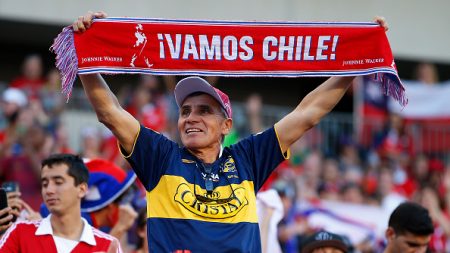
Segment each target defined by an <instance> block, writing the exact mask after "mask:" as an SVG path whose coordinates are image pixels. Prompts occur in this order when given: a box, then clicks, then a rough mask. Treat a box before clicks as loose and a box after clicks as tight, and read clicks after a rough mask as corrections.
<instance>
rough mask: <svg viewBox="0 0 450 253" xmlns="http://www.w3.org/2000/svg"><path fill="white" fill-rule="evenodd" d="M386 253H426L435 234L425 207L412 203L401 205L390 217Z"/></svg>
mask: <svg viewBox="0 0 450 253" xmlns="http://www.w3.org/2000/svg"><path fill="white" fill-rule="evenodd" d="M388 226H389V227H388V229H387V230H386V238H387V245H386V249H385V250H384V253H400V252H402V253H425V252H426V251H427V248H428V244H429V242H430V239H431V236H432V234H433V232H434V228H433V222H432V220H431V217H430V215H429V213H428V211H427V209H425V208H424V207H422V206H421V205H419V204H416V203H412V202H405V203H402V204H400V205H399V206H398V207H397V208H396V209H395V210H394V211H393V212H392V214H391V216H390V217H389V223H388Z"/></svg>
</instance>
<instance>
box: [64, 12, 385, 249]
mask: <svg viewBox="0 0 450 253" xmlns="http://www.w3.org/2000/svg"><path fill="white" fill-rule="evenodd" d="M104 17H106V14H105V13H103V12H96V13H88V14H87V15H85V16H81V17H79V18H78V20H76V21H75V22H74V23H73V30H74V31H75V32H78V33H82V32H85V31H86V29H88V28H89V27H90V26H91V24H92V20H93V18H104ZM376 21H377V22H378V23H379V24H380V25H381V26H383V27H384V28H385V29H386V30H387V25H386V22H385V21H384V19H382V18H377V19H376ZM79 76H80V78H81V81H82V83H83V87H84V89H85V92H86V94H87V96H88V98H89V100H90V102H91V104H92V106H93V108H94V110H95V112H96V114H97V117H98V120H99V121H100V122H101V123H103V124H104V125H105V126H107V127H108V128H109V129H110V130H111V131H112V132H113V133H114V135H115V136H116V137H117V139H118V142H119V144H120V149H121V151H122V153H123V155H124V157H125V158H126V159H127V160H128V162H129V163H130V164H131V165H132V167H133V170H134V171H135V172H136V174H137V176H138V177H139V179H140V180H141V182H142V183H143V184H144V185H145V187H146V190H147V202H148V205H147V207H148V210H147V217H148V219H147V224H148V232H147V233H148V241H149V250H150V252H261V243H260V235H259V229H258V223H257V215H256V197H255V196H256V193H257V191H258V190H259V188H260V187H261V186H262V184H263V183H264V181H265V180H266V179H267V177H268V176H269V175H270V173H271V172H272V171H273V170H274V169H275V168H276V167H277V165H278V164H279V163H281V162H282V161H283V160H284V159H288V158H289V147H290V146H291V144H292V143H294V142H295V141H296V140H298V139H299V138H301V137H302V136H303V134H304V133H305V132H306V131H307V130H308V129H310V128H312V127H314V126H315V125H316V124H318V123H319V121H320V119H321V118H322V117H324V116H325V115H326V114H327V113H329V112H330V111H331V110H332V109H333V107H334V106H335V105H336V104H337V103H338V101H339V100H340V99H341V98H342V96H343V95H344V93H345V92H346V91H347V89H348V88H349V87H350V85H351V83H352V80H353V78H354V77H331V78H330V79H328V80H327V81H325V82H324V83H323V84H322V85H320V86H319V87H317V88H316V89H315V90H313V91H312V92H311V93H309V94H308V95H307V96H306V97H305V98H303V100H302V101H301V102H300V104H299V105H298V106H297V108H296V109H294V111H292V112H291V113H289V114H288V115H286V116H285V117H284V118H282V119H281V120H280V121H279V122H277V123H276V124H275V125H274V126H273V127H271V128H269V129H267V130H266V131H263V132H261V133H258V134H255V135H252V136H249V137H248V138H246V139H243V140H242V141H240V142H238V143H237V144H235V145H232V146H231V147H229V148H223V147H222V145H221V143H222V141H223V138H224V136H225V135H227V134H228V133H229V132H230V130H231V128H232V125H233V120H232V109H231V104H230V100H229V98H228V96H227V95H226V94H225V93H223V92H221V91H220V90H218V89H216V88H214V87H212V86H211V85H210V84H209V83H208V82H207V81H206V80H204V79H202V78H199V77H188V78H185V79H183V80H181V81H180V82H179V83H178V84H177V86H176V88H175V91H174V93H175V98H176V101H177V104H178V106H179V108H180V114H179V119H178V131H179V134H180V137H181V141H182V144H183V147H178V144H177V143H175V142H173V141H171V140H169V139H167V138H166V137H164V136H163V135H161V134H160V133H158V132H155V131H153V130H151V129H148V128H145V127H143V126H141V125H140V123H139V122H138V121H137V120H136V119H135V118H133V117H132V116H131V115H130V114H129V113H128V112H126V111H125V110H124V109H123V108H122V107H121V105H120V104H119V103H118V101H117V98H116V97H115V96H114V94H113V93H112V92H111V90H110V89H109V88H108V85H107V84H106V82H105V81H104V80H103V78H102V77H101V75H100V74H83V75H79Z"/></svg>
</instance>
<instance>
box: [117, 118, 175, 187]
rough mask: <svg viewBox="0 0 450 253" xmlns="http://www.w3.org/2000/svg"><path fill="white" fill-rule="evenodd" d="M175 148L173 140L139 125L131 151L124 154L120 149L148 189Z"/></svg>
mask: <svg viewBox="0 0 450 253" xmlns="http://www.w3.org/2000/svg"><path fill="white" fill-rule="evenodd" d="M177 148H178V145H177V144H176V143H175V142H173V141H171V140H169V139H168V138H166V137H165V136H164V135H162V134H160V133H158V132H155V131H153V130H151V129H149V128H146V127H144V126H142V125H141V127H140V130H139V133H138V135H137V137H136V140H135V143H134V145H133V149H132V150H131V153H130V154H125V152H124V150H123V149H122V148H120V150H121V152H122V155H123V156H124V157H125V159H127V161H128V162H129V163H130V165H131V167H132V168H133V170H134V172H135V173H136V175H137V177H138V178H139V180H141V182H142V184H143V185H144V186H145V188H146V190H147V191H150V190H151V189H153V188H154V187H155V186H156V184H157V183H158V181H159V179H160V178H161V176H162V175H163V174H164V169H165V168H167V164H168V163H169V160H170V157H171V156H172V154H173V152H174V151H175V150H177Z"/></svg>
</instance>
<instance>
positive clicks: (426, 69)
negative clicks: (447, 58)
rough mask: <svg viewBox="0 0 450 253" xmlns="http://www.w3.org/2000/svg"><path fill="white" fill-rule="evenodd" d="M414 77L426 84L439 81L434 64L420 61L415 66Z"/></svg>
mask: <svg viewBox="0 0 450 253" xmlns="http://www.w3.org/2000/svg"><path fill="white" fill-rule="evenodd" d="M415 79H416V80H417V81H419V82H421V83H423V84H426V85H434V84H436V83H438V82H439V74H438V71H437V68H436V66H435V65H434V64H432V63H429V62H422V63H419V64H418V65H417V66H416V70H415Z"/></svg>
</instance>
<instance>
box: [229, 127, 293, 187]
mask: <svg viewBox="0 0 450 253" xmlns="http://www.w3.org/2000/svg"><path fill="white" fill-rule="evenodd" d="M233 148H234V149H236V152H237V155H239V156H240V157H242V158H243V159H244V160H246V161H247V165H248V167H249V168H248V169H249V170H250V173H251V175H253V182H254V185H255V191H258V190H259V189H260V188H261V186H262V185H263V184H264V182H265V181H266V180H267V178H268V177H269V176H270V174H271V173H272V172H273V171H274V170H275V168H276V167H277V166H278V165H279V164H280V163H281V162H282V161H284V159H288V158H289V150H288V151H287V152H286V153H285V154H283V153H282V151H281V147H280V143H279V141H278V137H277V134H276V131H275V128H274V127H271V128H269V129H267V130H266V131H264V132H261V133H258V134H254V135H251V136H250V137H248V138H245V139H243V140H241V141H240V142H238V143H237V144H235V145H234V147H233Z"/></svg>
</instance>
